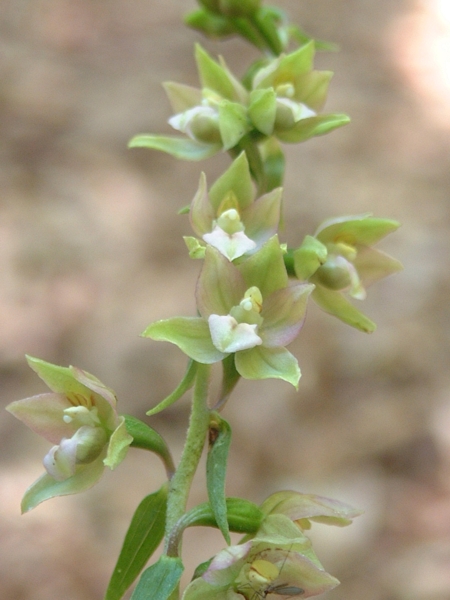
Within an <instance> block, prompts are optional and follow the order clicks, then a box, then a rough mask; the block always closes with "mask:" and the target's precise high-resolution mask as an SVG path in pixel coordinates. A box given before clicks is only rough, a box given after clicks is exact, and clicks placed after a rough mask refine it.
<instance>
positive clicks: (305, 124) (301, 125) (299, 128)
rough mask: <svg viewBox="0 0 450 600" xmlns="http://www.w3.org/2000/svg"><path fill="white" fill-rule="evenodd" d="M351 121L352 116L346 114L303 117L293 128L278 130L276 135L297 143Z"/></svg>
mask: <svg viewBox="0 0 450 600" xmlns="http://www.w3.org/2000/svg"><path fill="white" fill-rule="evenodd" d="M349 122H350V117H348V116H347V115H344V114H331V115H320V116H318V117H309V118H308V119H301V120H300V121H298V122H297V123H296V124H295V125H294V127H292V129H286V130H284V131H277V132H276V136H277V138H278V139H279V140H281V141H282V142H285V143H287V144H297V143H299V142H304V141H305V140H309V139H310V138H312V137H314V136H316V135H324V134H326V133H329V132H330V131H333V129H337V128H338V127H342V126H343V125H347V123H349Z"/></svg>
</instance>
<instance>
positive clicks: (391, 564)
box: [0, 0, 450, 600]
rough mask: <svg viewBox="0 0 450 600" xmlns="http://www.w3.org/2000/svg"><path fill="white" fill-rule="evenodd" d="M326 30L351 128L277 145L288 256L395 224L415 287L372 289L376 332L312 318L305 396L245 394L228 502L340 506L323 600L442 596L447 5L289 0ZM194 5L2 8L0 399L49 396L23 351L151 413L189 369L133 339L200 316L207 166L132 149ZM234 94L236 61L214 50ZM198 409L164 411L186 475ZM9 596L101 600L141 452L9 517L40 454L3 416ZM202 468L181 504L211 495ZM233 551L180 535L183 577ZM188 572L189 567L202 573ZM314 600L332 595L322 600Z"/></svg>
mask: <svg viewBox="0 0 450 600" xmlns="http://www.w3.org/2000/svg"><path fill="white" fill-rule="evenodd" d="M278 5H279V6H282V7H284V8H286V10H288V12H289V13H290V15H291V16H292V18H293V19H294V20H295V21H297V22H299V23H301V24H302V26H303V27H304V29H306V31H308V32H309V33H310V34H311V35H313V36H315V37H318V38H322V39H327V40H331V41H334V42H336V43H337V44H338V45H339V46H340V52H339V53H333V54H330V53H326V54H325V53H324V54H320V55H318V56H317V62H316V64H317V68H322V69H331V70H334V71H335V76H334V79H333V81H332V84H331V87H330V95H329V101H328V103H327V106H326V109H327V111H329V112H332V111H336V112H347V113H349V114H350V116H351V117H352V123H351V124H350V125H348V126H346V127H345V128H343V129H340V130H337V131H336V132H333V133H331V134H330V135H328V136H326V137H321V138H316V139H314V140H311V141H309V142H307V143H305V144H301V145H298V146H295V147H285V148H286V152H287V157H288V161H287V174H286V191H285V214H286V228H285V232H284V237H285V239H287V241H288V242H289V244H291V245H298V244H299V243H300V242H301V240H302V239H303V236H304V235H305V234H307V233H312V232H314V230H315V228H316V227H317V225H318V224H319V223H320V222H321V221H322V220H323V219H325V218H327V217H330V216H336V215H345V214H359V213H364V212H368V211H369V212H373V213H374V214H375V215H376V216H380V217H391V218H394V219H397V220H399V221H401V222H402V224H403V226H402V228H401V229H400V230H399V231H398V232H397V233H396V234H394V235H392V236H391V237H390V238H387V239H386V240H384V241H383V242H382V243H381V245H380V247H381V248H382V249H384V250H386V251H387V252H389V253H391V254H393V255H394V256H396V257H397V258H399V259H400V260H402V261H403V263H404V265H405V270H404V271H403V272H402V273H400V274H398V275H396V276H393V277H391V278H389V279H386V280H384V281H382V282H381V283H380V284H378V285H377V286H375V287H374V288H372V289H371V290H370V291H369V296H368V300H367V301H366V302H365V304H364V307H363V310H365V312H367V314H368V315H369V316H371V317H372V318H373V319H374V320H375V321H376V322H377V323H378V330H377V332H376V333H374V334H373V335H371V336H367V335H364V334H362V333H359V332H357V331H355V330H352V329H351V328H349V327H347V326H345V325H343V324H341V323H340V322H339V321H337V320H336V319H334V318H332V317H330V316H328V315H326V314H324V313H321V312H320V311H319V310H318V309H317V307H315V306H312V305H310V308H309V312H308V318H307V321H306V324H305V327H304V329H303V331H302V333H301V335H300V336H299V338H298V340H296V342H295V343H294V344H293V345H292V346H291V349H292V351H293V352H294V353H295V354H296V356H297V357H298V359H299V362H300V365H301V368H302V371H303V378H302V380H301V383H300V389H299V392H298V393H297V392H295V390H293V389H292V388H291V387H290V386H289V385H288V384H285V383H283V382H276V381H268V382H260V383H256V384H252V385H248V384H247V383H246V382H241V383H240V384H239V386H238V388H237V390H236V393H235V394H234V397H233V398H232V400H231V401H230V402H229V404H228V405H227V407H226V409H225V412H224V416H225V418H227V419H228V420H229V421H230V423H231V425H232V427H233V433H234V443H233V444H232V450H231V456H230V466H229V474H228V483H227V492H228V494H229V495H232V496H238V495H240V496H244V497H247V498H249V499H251V500H253V501H255V502H261V501H262V500H263V499H264V498H265V497H266V496H267V495H268V494H270V493H272V492H274V491H276V490H279V489H295V490H298V491H304V492H308V493H318V494H322V495H326V496H331V497H335V498H338V499H340V500H343V501H347V502H349V503H350V504H352V505H354V506H357V507H359V508H362V509H363V510H364V511H365V513H364V515H363V516H361V517H359V518H358V519H357V521H356V522H355V524H354V525H352V526H351V527H350V528H344V529H337V528H327V527H325V526H321V525H315V526H314V527H313V530H312V536H313V538H314V543H315V544H316V547H317V552H318V554H319V557H320V558H321V560H322V562H323V563H324V565H325V567H326V568H327V570H329V571H331V572H332V573H333V574H335V575H336V576H337V577H339V578H340V579H341V580H342V582H343V583H342V585H341V586H339V587H338V588H336V590H334V591H333V592H331V593H329V594H327V595H326V598H327V599H330V600H331V599H334V600H344V599H345V600H448V599H449V598H450V368H449V367H450V364H449V354H450V353H449V350H450V348H449V346H450V314H449V308H448V307H449V305H450V269H449V258H450V236H449V226H450V207H449V200H450V197H449V196H450V195H449V184H450V168H449V167H450V67H449V65H450V5H449V3H448V0H377V1H373V0H372V1H370V0H365V1H361V0H346V1H345V2H342V1H338V0H314V1H312V0H301V1H300V0H280V1H279V2H278ZM194 6H195V3H194V1H193V0H172V1H171V2H160V1H158V0H128V1H126V2H125V1H124V0H108V1H107V2H105V1H104V0H102V1H99V0H33V1H31V0H10V1H8V0H2V1H1V2H0V8H1V10H0V14H1V16H0V56H1V58H0V74H1V75H0V127H1V137H2V144H1V147H0V155H1V161H0V181H1V190H2V195H1V200H0V250H1V251H0V281H1V284H0V331H1V335H0V386H1V396H0V398H1V405H2V407H4V406H6V404H7V403H9V402H11V401H12V400H16V399H20V398H23V397H27V396H30V395H34V394H37V393H40V392H42V391H44V389H45V387H44V385H43V384H42V382H40V380H39V379H38V378H37V377H36V376H35V374H34V373H33V372H32V371H31V370H30V369H29V368H28V367H27V366H26V363H25V359H24V354H25V353H28V354H31V355H33V356H38V357H40V358H43V359H45V360H48V361H51V362H55V363H58V364H62V365H67V364H74V365H77V366H79V367H81V368H84V369H86V370H88V371H90V372H92V373H94V374H95V375H96V376H97V377H99V378H100V379H101V380H102V381H103V382H105V384H107V385H108V386H110V387H112V388H114V389H115V390H116V392H117V394H118V397H119V408H120V410H121V411H123V412H127V413H131V414H134V415H135V416H137V417H140V418H145V417H144V415H145V411H146V410H147V409H148V408H150V407H151V406H153V405H155V404H156V403H157V402H158V401H159V400H161V399H162V398H163V397H164V396H165V395H166V394H167V393H169V392H170V391H171V390H172V389H173V388H174V387H175V385H176V384H177V383H178V381H179V379H180V378H181V376H182V373H183V371H184V367H185V360H184V357H183V355H182V354H181V352H180V351H179V350H177V349H176V348H175V347H174V346H171V345H169V344H163V343H161V344H157V343H156V342H152V341H150V340H144V339H142V338H139V333H140V332H141V331H142V330H143V329H144V328H145V327H146V326H147V325H148V324H149V323H150V322H151V321H153V320H156V319H159V318H163V317H168V316H172V315H176V314H186V315H189V314H193V311H194V300H193V292H194V285H195V277H196V275H197V273H198V269H199V265H200V264H199V263H198V262H196V261H190V259H189V258H188V257H187V252H186V249H185V246H184V243H183V241H182V239H181V236H182V235H183V234H189V233H190V229H189V225H188V220H187V217H186V216H184V217H183V216H178V215H177V214H176V213H177V210H178V209H180V208H181V207H183V206H185V205H186V204H188V203H189V202H190V200H191V199H192V196H193V195H194V193H195V191H196V187H197V183H198V177H199V173H200V170H205V172H206V173H207V176H208V180H209V182H210V183H211V182H212V181H214V179H215V178H216V177H217V176H218V175H219V174H220V173H221V172H222V171H223V170H224V168H226V166H227V165H228V164H229V159H228V157H227V156H226V155H220V156H217V157H214V158H212V159H209V160H208V161H205V162H203V163H201V164H195V163H182V162H177V161H175V160H174V159H172V158H171V157H170V156H168V155H164V154H159V153H157V152H150V151H146V150H127V142H128V140H129V139H130V138H131V137H132V136H133V135H135V134H136V133H144V132H155V133H156V132H161V133H162V132H169V131H170V127H169V126H168V125H167V124H166V121H167V118H168V117H169V116H170V108H169V105H168V102H167V101H166V98H165V95H164V92H163V89H162V87H161V85H160V83H161V82H162V81H166V80H175V81H179V82H183V83H188V84H191V85H197V75H196V70H195V64H194V59H193V56H192V47H193V43H194V42H195V41H198V40H200V35H198V34H197V33H196V32H193V31H190V30H187V29H186V28H185V27H184V26H183V24H182V16H183V14H184V13H185V12H187V11H188V10H189V9H191V8H193V7H194ZM202 43H203V44H204V46H205V47H206V48H207V49H208V50H209V51H210V52H211V53H213V54H214V55H216V54H218V53H222V54H224V55H225V57H226V59H227V62H228V63H229V65H230V67H231V68H232V69H233V70H235V71H236V72H237V73H238V74H242V73H243V70H244V68H245V66H246V65H248V64H249V63H250V61H251V60H252V59H253V58H254V57H255V56H256V54H255V53H254V52H253V50H252V49H251V48H248V47H247V46H246V45H245V44H244V43H242V42H240V41H236V40H230V41H228V42H226V43H223V44H219V43H214V42H211V41H202ZM188 410H189V401H188V399H187V398H185V399H183V400H182V401H180V402H179V403H178V404H177V405H175V406H174V407H172V408H171V409H169V410H167V411H165V412H163V413H162V414H160V415H158V416H156V417H154V418H153V419H152V420H151V424H152V425H153V426H154V427H155V428H156V429H158V431H160V432H161V433H162V434H163V435H165V436H166V437H167V439H168V441H169V443H170V444H171V446H172V449H173V452H174V455H175V456H176V457H177V458H178V457H179V454H180V451H181V444H182V440H183V437H184V432H185V429H186V424H187V417H188ZM0 443H1V451H0V540H1V541H0V596H1V598H2V600H57V599H59V598H61V597H63V598H64V599H65V600H95V599H101V598H102V596H103V593H104V590H105V588H106V585H107V582H108V578H109V576H110V573H111V571H112V569H113V566H114V563H115V560H116V558H117V555H118V552H119V549H120V546H121V543H122V540H123V536H124V534H125V531H126V528H127V525H128V522H129V520H130V518H131V515H132V513H133V511H134V509H135V507H136V506H137V504H138V503H139V501H140V499H141V498H142V496H143V495H145V494H147V493H149V492H151V491H154V490H155V489H156V488H157V486H159V485H160V484H161V483H162V481H163V479H164V473H163V469H162V467H161V465H160V463H159V462H158V460H157V459H156V458H154V457H153V456H151V455H148V456H147V455H145V454H143V453H142V455H141V454H140V453H139V452H138V451H137V450H131V451H130V453H129V455H128V458H127V460H126V462H125V463H123V464H122V465H121V466H120V467H119V468H118V469H117V470H116V471H115V472H113V473H110V472H109V473H107V474H105V476H104V477H103V478H102V480H101V482H100V483H99V484H98V485H97V486H96V487H94V488H93V489H92V490H90V491H89V492H87V493H85V494H83V495H80V496H76V497H65V498H58V499H55V500H53V501H51V502H48V503H45V504H43V505H41V506H39V507H38V508H36V509H35V510H34V511H32V512H31V513H30V514H27V515H25V516H20V514H19V511H20V509H19V504H20V499H21V497H22V495H23V493H24V491H25V489H26V487H27V486H28V485H29V484H30V483H31V482H32V481H34V480H35V479H36V478H37V477H38V476H39V475H40V474H41V472H42V464H41V460H42V457H43V456H44V454H45V453H46V452H47V450H48V444H47V443H46V442H45V441H43V440H41V439H39V438H38V437H37V436H36V435H34V434H33V433H32V432H30V431H29V430H27V429H26V428H25V427H24V426H22V425H21V424H20V423H19V422H18V421H16V420H15V419H14V418H13V417H12V416H11V415H9V414H8V413H6V412H5V411H2V412H1V413H0ZM203 485H204V481H203V478H202V476H201V474H200V476H199V477H198V478H197V480H196V483H195V486H194V489H193V492H192V498H191V504H194V503H198V502H201V501H203V500H204V499H205V494H204V487H203ZM222 545H223V542H222V540H221V537H220V535H219V534H218V533H217V532H216V531H214V530H208V529H201V528H198V529H196V530H190V531H189V532H188V533H187V535H186V542H185V555H186V562H187V569H188V571H189V575H188V576H187V579H188V577H189V576H190V573H192V569H193V567H194V566H195V564H196V563H197V562H200V561H201V560H205V559H206V558H208V557H209V556H211V554H213V553H214V552H216V551H218V550H219V549H220V548H221V547H222ZM194 553H195V556H196V562H194V560H193V558H192V556H193V554H194ZM324 597H325V596H324Z"/></svg>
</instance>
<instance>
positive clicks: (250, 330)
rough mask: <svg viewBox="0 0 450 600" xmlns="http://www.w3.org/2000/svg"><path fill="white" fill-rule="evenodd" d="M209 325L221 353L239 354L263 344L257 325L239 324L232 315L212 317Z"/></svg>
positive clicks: (213, 339) (213, 340) (212, 337)
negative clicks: (241, 351)
mask: <svg viewBox="0 0 450 600" xmlns="http://www.w3.org/2000/svg"><path fill="white" fill-rule="evenodd" d="M208 325H209V331H210V333H211V339H212V342H213V344H214V346H215V347H216V348H217V349H218V350H220V351H221V352H225V353H231V352H239V351H240V350H249V349H250V348H254V347H255V346H260V345H261V344H262V339H261V338H260V337H259V335H258V334H257V333H256V332H257V329H258V326H257V325H255V324H250V323H238V322H237V321H236V319H235V318H234V317H232V316H231V315H214V314H213V315H210V316H209V318H208Z"/></svg>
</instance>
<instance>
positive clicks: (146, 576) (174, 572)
mask: <svg viewBox="0 0 450 600" xmlns="http://www.w3.org/2000/svg"><path fill="white" fill-rule="evenodd" d="M183 570H184V567H183V563H182V562H181V559H179V558H174V557H173V556H165V555H163V556H161V557H160V559H159V560H158V561H157V562H156V563H155V564H154V565H152V566H151V567H149V568H148V569H146V570H145V571H144V572H143V573H142V575H141V578H140V580H139V583H138V584H137V586H136V589H135V590H134V592H133V595H132V596H131V600H168V599H169V598H170V595H171V593H172V592H173V591H174V590H175V588H176V587H177V585H178V583H179V581H180V578H181V575H182V573H183Z"/></svg>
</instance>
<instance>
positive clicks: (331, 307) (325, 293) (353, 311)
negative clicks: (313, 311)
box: [311, 286, 376, 333]
mask: <svg viewBox="0 0 450 600" xmlns="http://www.w3.org/2000/svg"><path fill="white" fill-rule="evenodd" d="M311 297H312V298H313V299H314V301H315V302H316V303H317V304H318V305H319V306H320V308H322V309H323V310H324V311H326V312H327V313H330V314H331V315H334V316H335V317H337V318H338V319H340V320H341V321H343V322H344V323H347V325H351V326H352V327H355V328H356V329H359V330H360V331H364V333H372V332H373V331H375V329H376V325H375V323H374V322H373V321H371V320H370V319H369V318H368V317H366V315H364V314H363V313H362V312H360V311H359V310H358V309H357V308H355V307H354V306H353V304H351V303H350V302H349V301H348V300H347V298H346V297H345V296H344V295H343V294H341V292H335V291H333V290H328V289H326V288H324V287H322V286H316V289H315V290H314V291H313V293H312V294H311Z"/></svg>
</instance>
